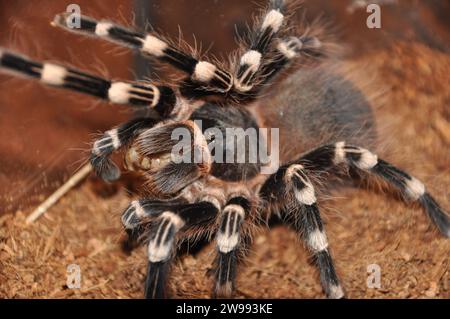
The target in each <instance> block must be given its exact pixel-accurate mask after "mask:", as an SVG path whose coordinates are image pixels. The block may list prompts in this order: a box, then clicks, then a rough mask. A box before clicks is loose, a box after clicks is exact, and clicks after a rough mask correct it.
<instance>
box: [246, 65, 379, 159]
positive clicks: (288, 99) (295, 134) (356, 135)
mask: <svg viewBox="0 0 450 319" xmlns="http://www.w3.org/2000/svg"><path fill="white" fill-rule="evenodd" d="M271 92H273V93H269V96H268V98H267V99H263V100H261V102H259V105H258V107H257V108H255V110H256V111H257V112H258V115H257V116H258V117H259V118H261V122H263V123H261V124H260V125H262V126H264V127H278V128H279V129H280V160H281V161H282V162H286V161H290V160H293V159H294V158H296V156H298V154H300V153H303V152H304V151H306V150H309V149H311V148H314V147H316V146H317V145H321V144H324V143H334V142H337V141H340V140H345V141H348V142H349V143H354V144H356V145H362V146H364V147H371V146H372V145H373V143H374V140H375V138H376V129H375V122H374V118H373V114H372V109H371V105H370V103H369V101H368V99H367V98H366V97H365V96H364V94H363V93H362V92H361V91H360V90H358V89H357V88H356V87H355V85H354V84H353V83H352V82H350V81H349V80H346V79H344V77H343V76H341V75H339V74H338V73H336V72H333V71H329V68H328V67H327V66H320V67H315V68H311V69H308V68H303V69H300V70H298V71H297V72H295V73H293V74H292V75H290V76H289V77H287V78H286V79H285V80H284V81H282V82H281V83H280V85H279V86H277V88H276V89H275V90H273V91H271Z"/></svg>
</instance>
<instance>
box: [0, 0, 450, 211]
mask: <svg viewBox="0 0 450 319" xmlns="http://www.w3.org/2000/svg"><path fill="white" fill-rule="evenodd" d="M264 2H265V1H261V0H259V1H239V0H226V1H224V0H164V1H162V0H135V1H125V0H108V1H106V0H94V1H93V0H77V1H73V0H71V1H66V0H57V1H55V0H39V1H28V0H17V1H10V0H0V46H4V47H7V48H11V49H14V50H17V51H20V52H23V53H24V54H26V55H29V56H31V57H34V58H37V59H48V60H55V61H61V62H66V63H69V64H72V65H74V66H76V67H79V68H82V69H84V70H87V71H90V72H93V73H100V74H103V75H108V76H110V77H115V78H124V79H133V78H134V77H135V76H142V75H154V73H152V71H154V70H152V68H151V64H150V63H147V61H144V60H143V59H140V58H139V57H136V56H132V55H131V54H130V53H127V52H126V51H123V50H117V49H116V47H115V46H113V45H111V44H106V43H105V42H101V41H96V40H93V39H87V38H82V37H79V36H76V35H74V34H69V33H67V32H64V31H62V30H60V29H56V28H53V27H51V26H50V24H49V22H50V21H51V20H52V18H53V16H54V15H55V14H56V13H59V12H62V11H65V10H66V7H67V6H68V5H69V4H71V3H76V4H78V5H79V6H80V7H81V10H82V13H83V14H86V15H90V16H94V17H96V18H108V19H111V20H113V21H116V22H119V23H124V24H129V23H131V22H133V21H134V23H135V24H136V25H138V26H141V27H143V26H144V25H145V22H144V21H148V22H149V23H150V24H151V25H152V26H154V27H156V28H158V29H161V30H164V31H165V32H166V33H167V34H169V35H170V36H172V37H177V36H178V35H179V30H182V32H183V36H184V39H185V40H187V41H188V42H189V43H190V44H193V43H194V37H193V36H192V35H193V34H195V38H196V39H197V41H201V43H202V46H203V48H204V49H206V48H209V47H210V51H209V52H210V53H211V54H214V55H216V56H226V54H228V53H229V52H231V51H232V50H233V49H234V48H235V41H234V38H235V31H236V30H238V31H242V30H243V29H244V26H245V24H246V23H248V22H251V16H252V13H253V12H254V11H255V10H256V9H257V8H258V7H259V6H260V5H261V4H263V3H264ZM372 2H376V1H372ZM385 2H386V1H385ZM355 3H356V1H351V0H336V1H328V0H319V1H317V0H314V1H312V0H309V1H308V0H306V1H304V6H303V7H304V8H305V10H304V12H306V19H307V20H312V19H314V18H316V17H317V16H319V15H322V20H323V21H326V22H329V23H330V24H331V25H333V28H332V31H333V32H334V33H335V35H336V39H337V41H338V42H340V43H345V44H346V47H347V48H348V49H349V50H348V51H347V54H348V55H349V56H351V57H359V56H362V55H365V54H368V53H373V52H374V51H376V50H381V49H382V48H385V47H387V46H390V45H391V44H392V43H395V42H396V41H398V40H399V39H403V40H412V39H414V40H415V41H416V42H421V43H423V44H425V45H426V46H429V47H430V48H433V49H435V50H438V51H441V52H444V53H448V52H449V43H450V22H449V21H450V19H448V17H449V16H450V1H441V0H428V1H389V2H387V4H383V5H382V28H381V29H372V30H371V29H368V28H367V27H366V18H367V16H368V13H366V10H365V8H358V7H356V6H354V4H355ZM160 76H161V77H163V78H164V76H165V75H164V74H160ZM129 116H130V114H129V112H127V110H126V108H123V107H120V106H111V105H108V104H107V103H104V102H98V101H97V100H95V99H93V98H90V97H85V96H82V95H80V94H72V93H68V92H66V91H62V90H52V89H48V88H46V87H43V86H41V85H39V84H38V83H36V82H32V81H28V80H23V79H13V78H11V77H8V76H5V75H2V74H0V128H1V136H2V138H1V139H0V213H4V212H14V211H16V210H18V209H21V210H23V209H29V208H31V207H33V206H35V205H36V204H37V203H38V202H39V201H42V200H43V199H44V198H45V197H46V196H48V194H49V193H50V192H51V191H53V190H54V189H56V188H57V187H58V186H59V185H61V183H62V182H63V181H64V180H65V179H67V178H68V176H70V175H71V174H72V173H73V172H74V171H75V170H76V169H77V168H78V167H80V166H81V165H82V163H83V162H84V161H85V160H86V158H87V155H88V154H87V151H88V149H89V143H90V142H91V140H92V136H93V134H94V133H98V132H101V131H104V130H107V129H109V128H110V127H111V126H113V125H117V124H118V123H120V122H122V121H124V120H125V119H126V118H127V117H129Z"/></svg>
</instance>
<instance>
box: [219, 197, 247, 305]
mask: <svg viewBox="0 0 450 319" xmlns="http://www.w3.org/2000/svg"><path fill="white" fill-rule="evenodd" d="M249 210H250V202H249V201H248V200H247V199H246V198H244V197H241V196H237V197H233V198H231V199H230V200H229V201H228V202H227V204H226V206H225V208H224V210H223V212H222V217H221V221H220V224H219V230H218V232H217V237H216V244H217V257H216V262H215V272H216V275H215V295H216V296H218V297H229V296H231V294H232V293H233V290H234V286H235V279H236V271H237V263H238V259H239V247H240V246H241V241H242V238H241V225H242V223H243V221H244V219H245V217H246V215H247V214H248V213H249Z"/></svg>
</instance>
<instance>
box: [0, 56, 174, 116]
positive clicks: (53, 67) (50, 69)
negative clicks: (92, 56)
mask: <svg viewBox="0 0 450 319" xmlns="http://www.w3.org/2000/svg"><path fill="white" fill-rule="evenodd" d="M0 71H3V72H10V73H13V74H15V75H19V76H25V77H31V78H36V79H38V80H39V81H40V82H41V83H43V84H46V85H51V86H54V87H60V88H64V89H68V90H72V91H77V92H81V93H84V94H88V95H91V96H95V97H98V98H101V99H106V100H108V101H110V102H112V103H115V104H129V105H132V106H138V107H143V106H149V107H151V108H153V109H155V110H156V112H157V113H158V114H159V115H160V116H163V117H167V116H168V115H169V114H170V113H171V112H172V110H173V108H174V106H175V104H176V100H177V98H176V96H175V92H174V91H173V90H172V89H171V88H169V87H167V86H156V85H153V84H150V83H147V82H125V81H112V80H108V79H104V78H102V77H99V76H95V75H91V74H89V73H86V72H83V71H80V70H77V69H75V68H69V67H66V66H63V65H60V64H55V63H51V62H39V61H35V60H31V59H29V58H28V57H25V56H23V55H20V54H17V53H14V52H11V51H6V50H2V49H1V48H0Z"/></svg>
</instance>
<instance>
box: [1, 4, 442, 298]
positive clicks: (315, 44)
mask: <svg viewBox="0 0 450 319" xmlns="http://www.w3.org/2000/svg"><path fill="white" fill-rule="evenodd" d="M290 10H292V9H291V6H290V4H289V3H285V1H282V0H272V1H269V3H268V5H267V7H266V8H265V9H264V10H263V11H262V12H261V14H260V17H259V19H257V20H256V22H255V24H254V26H253V27H252V28H251V29H250V32H249V36H248V39H247V41H244V43H242V45H241V47H242V48H241V49H240V50H239V51H238V52H237V54H236V58H235V59H230V62H229V63H228V64H227V63H218V62H211V61H206V60H201V59H200V58H198V55H197V54H196V53H195V52H194V51H193V50H188V49H186V48H183V47H181V46H179V45H178V43H177V42H174V41H170V40H169V39H167V38H164V37H162V36H160V35H158V34H157V33H144V32H139V31H135V30H132V29H131V28H127V27H123V26H119V25H117V24H115V23H112V22H109V21H103V20H102V21H97V20H94V19H92V18H89V17H85V16H83V17H81V20H80V22H81V23H80V25H79V26H77V27H72V26H71V25H70V24H69V18H70V17H69V16H68V15H67V14H61V15H57V16H56V17H55V19H54V21H53V23H54V25H55V26H58V27H61V28H63V29H65V30H67V31H70V32H75V33H78V34H81V35H89V36H92V37H97V38H101V39H103V40H106V41H111V42H114V43H115V44H117V45H119V46H125V47H128V48H130V49H133V50H137V51H139V52H140V53H142V54H143V55H146V56H148V57H150V58H152V59H153V60H155V61H156V62H164V63H168V64H170V65H172V66H173V67H175V68H177V69H179V70H181V71H183V72H184V73H186V75H187V76H186V77H185V78H184V79H183V80H182V81H180V83H178V84H177V85H176V86H170V85H159V84H156V83H153V82H151V81H139V82H128V81H120V80H109V79H104V78H101V77H99V76H94V75H91V74H88V73H86V72H83V71H80V70H77V69H75V68H70V67H67V66H63V65H61V64H55V63H49V62H38V61H34V60H31V59H29V58H27V57H25V56H23V55H20V54H17V53H14V52H11V51H8V50H6V49H0V70H2V71H7V72H9V73H14V74H16V75H23V76H27V77H32V78H36V79H38V80H39V81H40V82H42V83H44V84H47V85H50V86H53V87H62V88H65V89H69V90H73V91H78V92H81V93H85V94H89V95H93V96H96V97H98V98H102V99H107V100H109V101H110V102H111V103H114V104H128V105H130V106H134V107H136V108H140V109H145V108H147V109H151V112H150V114H151V116H143V117H137V118H134V119H132V120H130V121H129V122H127V123H125V124H122V125H120V126H118V127H116V128H113V129H111V130H109V131H107V132H105V133H104V135H103V136H102V137H100V138H99V139H97V140H96V141H95V142H94V143H93V146H92V151H91V156H90V162H91V164H92V167H93V168H94V171H95V172H96V174H97V175H98V176H100V177H101V178H102V179H104V180H105V181H112V180H116V179H117V178H119V176H120V170H119V168H118V167H117V166H116V165H115V164H114V163H113V161H112V160H111V159H110V156H111V155H112V154H113V152H115V151H118V150H119V149H124V148H125V149H126V152H125V154H126V155H125V167H127V168H128V169H130V170H138V171H140V172H141V173H142V174H144V175H145V176H146V178H147V180H148V183H147V186H148V194H150V195H145V196H144V197H143V198H140V199H137V200H134V201H132V202H131V203H130V205H129V206H128V207H127V209H126V210H125V212H124V213H123V214H122V223H123V225H124V228H125V229H126V231H127V232H128V234H129V236H130V238H131V239H132V240H135V241H137V242H139V243H145V244H146V245H147V247H148V271H147V277H146V283H145V296H146V297H149V298H161V297H166V296H167V295H166V284H167V280H168V277H169V270H170V264H171V262H172V261H173V258H174V255H175V252H176V248H177V246H178V245H179V244H180V243H181V242H183V241H186V240H191V239H194V238H199V237H200V236H206V237H207V238H210V239H213V240H215V243H216V252H215V253H216V257H215V261H214V268H213V269H214V273H215V275H214V288H213V295H215V296H231V295H232V293H233V290H234V289H235V278H236V275H237V270H238V269H237V267H238V264H239V262H240V261H241V260H242V259H243V258H245V252H246V251H247V250H248V247H249V246H250V244H251V238H252V233H253V231H254V229H255V228H257V227H256V226H258V225H260V224H261V223H260V221H261V220H265V219H266V217H267V216H269V215H271V214H274V213H275V214H278V216H279V217H280V218H281V220H283V221H285V222H286V223H291V224H292V225H293V226H294V229H295V231H296V232H297V233H298V236H299V237H300V238H301V239H302V240H304V242H305V245H306V247H307V248H308V249H309V251H310V252H311V254H312V255H313V256H314V258H313V260H314V264H315V266H316V267H317V269H318V271H319V274H320V282H321V284H322V287H323V290H324V292H325V294H326V295H327V296H328V297H330V298H342V297H344V289H343V287H342V285H341V282H340V280H339V278H338V276H337V274H336V271H335V267H334V263H333V260H332V257H331V254H330V249H329V246H328V241H327V236H326V234H325V229H324V225H323V223H322V220H321V216H320V212H319V206H318V204H317V198H316V195H317V192H316V190H315V188H318V187H320V186H322V185H323V181H321V183H320V184H319V183H316V178H315V177H317V176H319V175H320V174H322V173H327V176H329V175H330V176H331V175H342V173H343V172H344V173H345V172H348V173H350V174H347V176H349V177H350V176H351V177H355V176H359V177H363V178H368V179H370V178H379V179H381V180H384V181H385V182H386V183H387V184H389V185H390V186H392V188H393V189H396V190H397V191H398V192H399V193H400V194H401V195H402V198H403V199H404V200H405V201H406V202H417V203H418V204H419V205H421V206H422V207H423V210H424V211H425V212H426V213H427V214H428V216H429V217H430V219H431V220H432V222H433V223H434V224H435V225H436V227H437V228H438V229H439V231H440V232H441V233H442V235H444V236H446V237H449V236H450V220H449V217H448V215H446V213H445V212H444V211H443V210H442V209H441V207H440V206H439V205H438V203H437V202H436V201H435V200H434V199H433V197H432V196H431V195H430V194H429V193H428V192H427V191H426V189H425V186H424V185H423V184H422V183H421V182H420V181H419V180H417V179H416V178H414V177H412V176H411V175H409V174H407V173H406V172H404V171H402V170H400V169H398V168H396V167H395V166H393V165H391V164H389V163H387V162H386V161H384V160H382V159H380V158H378V157H377V155H375V154H374V153H373V152H372V151H370V150H369V149H373V147H375V146H376V127H375V124H374V123H375V122H374V119H373V115H372V111H371V106H370V103H369V101H368V100H367V99H366V98H365V96H364V94H363V93H361V92H360V91H359V90H358V89H356V88H355V87H354V86H353V85H352V83H351V82H349V81H347V80H345V79H344V78H343V77H342V76H340V75H339V73H338V72H334V71H333V70H334V68H333V65H334V64H336V63H338V62H336V61H335V60H334V59H332V56H330V55H332V54H330V53H331V51H330V52H329V51H327V49H326V48H327V45H326V42H325V41H323V40H321V38H320V33H317V34H316V33H315V29H314V28H310V29H307V30H306V31H305V30H303V31H302V30H300V31H295V30H296V28H294V27H293V25H292V23H290V22H288V20H289V19H287V17H289V15H290V13H291V12H290ZM305 60H308V61H311V63H308V64H306V63H305V64H299V63H297V62H298V61H305ZM280 73H283V75H281V74H280ZM141 113H142V112H141ZM144 113H145V112H144ZM229 128H237V129H242V131H245V132H247V131H248V130H249V129H254V130H255V131H259V129H260V128H278V129H279V138H278V139H275V138H274V137H273V136H270V137H269V135H266V136H265V135H264V134H263V135H260V134H257V135H256V136H257V138H256V140H252V139H250V138H248V136H244V137H243V138H239V136H238V137H237V138H236V139H237V143H235V144H232V145H231V146H230V144H228V143H226V142H224V141H225V140H226V138H225V139H219V138H218V136H220V134H219V133H221V134H222V135H224V136H225V137H227V135H229V134H230V131H229V130H228V129H229ZM211 131H215V132H216V133H217V134H216V135H211ZM174 132H178V133H180V136H183V134H184V133H187V134H188V135H189V136H190V137H189V138H188V139H187V141H188V143H185V145H184V146H187V147H183V148H180V151H179V152H176V155H177V156H178V157H177V156H173V155H174V149H175V148H177V146H178V143H179V142H180V140H179V139H174V138H173V137H174ZM183 132H184V133H183ZM266 132H267V131H266ZM175 135H177V134H175ZM177 136H178V135H177ZM275 140H279V143H278V145H279V148H278V149H275V151H276V152H278V160H279V165H277V167H276V169H275V170H274V171H273V172H271V173H267V172H266V173H263V167H265V166H264V165H263V163H262V161H261V160H260V157H259V153H258V158H257V159H256V160H255V161H250V160H247V159H248V158H249V157H250V155H251V154H250V152H249V151H248V149H250V148H251V147H249V146H252V145H254V144H258V147H261V148H262V147H263V145H267V144H270V143H269V142H271V143H272V142H274V141H275ZM210 145H214V148H211V147H210ZM239 146H244V148H243V149H244V154H243V155H244V158H245V159H246V160H244V161H243V162H242V161H241V162H239V161H236V158H237V157H239V154H240V151H239ZM231 151H235V152H234V155H233V156H231V157H230V159H231V161H217V160H216V159H217V158H218V156H217V155H218V154H217V153H218V152H221V153H224V154H225V153H229V152H231ZM241 155H242V154H241ZM271 155H272V154H271ZM224 157H225V155H224ZM180 158H183V159H186V158H188V159H189V160H187V161H186V160H183V161H177V159H180ZM222 158H223V157H222ZM272 164H273V163H272ZM344 175H345V174H344Z"/></svg>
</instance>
